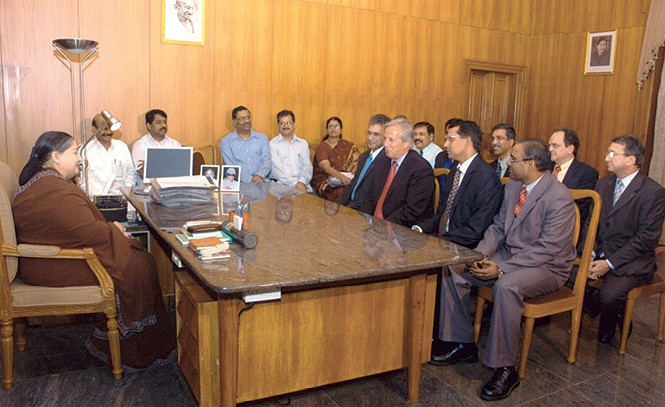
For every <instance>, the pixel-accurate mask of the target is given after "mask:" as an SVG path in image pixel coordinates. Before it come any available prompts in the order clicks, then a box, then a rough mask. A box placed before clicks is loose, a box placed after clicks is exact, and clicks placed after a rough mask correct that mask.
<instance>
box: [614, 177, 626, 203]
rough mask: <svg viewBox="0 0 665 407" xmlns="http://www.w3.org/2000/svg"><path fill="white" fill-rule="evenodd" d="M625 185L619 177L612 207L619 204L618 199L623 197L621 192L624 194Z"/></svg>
mask: <svg viewBox="0 0 665 407" xmlns="http://www.w3.org/2000/svg"><path fill="white" fill-rule="evenodd" d="M623 190H624V186H623V181H621V180H620V179H618V178H617V183H616V186H615V187H614V201H613V202H612V207H614V205H616V204H617V201H618V200H619V198H620V197H621V194H623Z"/></svg>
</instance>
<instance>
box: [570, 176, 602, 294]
mask: <svg viewBox="0 0 665 407" xmlns="http://www.w3.org/2000/svg"><path fill="white" fill-rule="evenodd" d="M569 191H570V194H571V195H572V196H573V199H574V200H576V201H577V200H578V199H585V198H588V199H591V200H593V205H592V208H593V209H592V211H591V217H590V218H589V225H588V226H589V229H588V230H587V234H586V238H585V239H584V248H583V249H582V256H581V257H580V258H579V267H578V269H577V276H576V277H575V285H574V286H573V292H574V293H575V296H577V297H578V298H579V299H580V301H582V300H583V299H584V289H585V287H586V283H587V276H588V274H589V266H591V254H592V253H593V246H594V243H595V241H596V232H597V231H598V220H599V219H600V206H601V200H600V195H598V193H597V192H596V191H592V190H590V189H570V190H569ZM575 213H576V214H577V220H576V222H575V231H574V236H573V237H574V239H575V240H574V243H575V244H576V243H577V239H578V237H579V234H580V211H579V209H578V208H577V205H575Z"/></svg>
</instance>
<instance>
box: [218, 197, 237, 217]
mask: <svg viewBox="0 0 665 407" xmlns="http://www.w3.org/2000/svg"><path fill="white" fill-rule="evenodd" d="M219 195H220V199H219V201H220V202H221V204H222V215H228V214H229V213H230V212H233V211H235V210H236V208H237V207H238V203H239V202H240V194H239V193H238V192H222V193H220V194H219Z"/></svg>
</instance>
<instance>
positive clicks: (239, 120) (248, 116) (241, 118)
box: [235, 115, 252, 123]
mask: <svg viewBox="0 0 665 407" xmlns="http://www.w3.org/2000/svg"><path fill="white" fill-rule="evenodd" d="M235 120H236V121H237V122H241V123H242V122H248V121H251V120H252V116H251V115H247V116H242V117H236V119H235Z"/></svg>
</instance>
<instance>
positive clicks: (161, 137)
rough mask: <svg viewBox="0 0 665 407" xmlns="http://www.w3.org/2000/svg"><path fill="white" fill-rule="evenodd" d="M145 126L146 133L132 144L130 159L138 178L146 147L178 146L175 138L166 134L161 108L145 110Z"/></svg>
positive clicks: (141, 172) (166, 126) (141, 175)
mask: <svg viewBox="0 0 665 407" xmlns="http://www.w3.org/2000/svg"><path fill="white" fill-rule="evenodd" d="M145 127H146V128H147V129H148V134H146V135H144V136H143V137H141V138H140V139H138V140H136V142H135V143H134V145H133V146H132V159H133V160H134V166H135V167H136V170H137V171H138V173H139V177H140V178H143V165H144V161H145V151H146V150H147V149H148V147H180V143H179V142H178V141H177V140H174V139H172V138H171V137H169V136H167V135H166V132H167V131H168V129H169V127H168V124H167V122H166V112H164V111H163V110H160V109H153V110H150V111H149V112H147V113H146V114H145Z"/></svg>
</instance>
